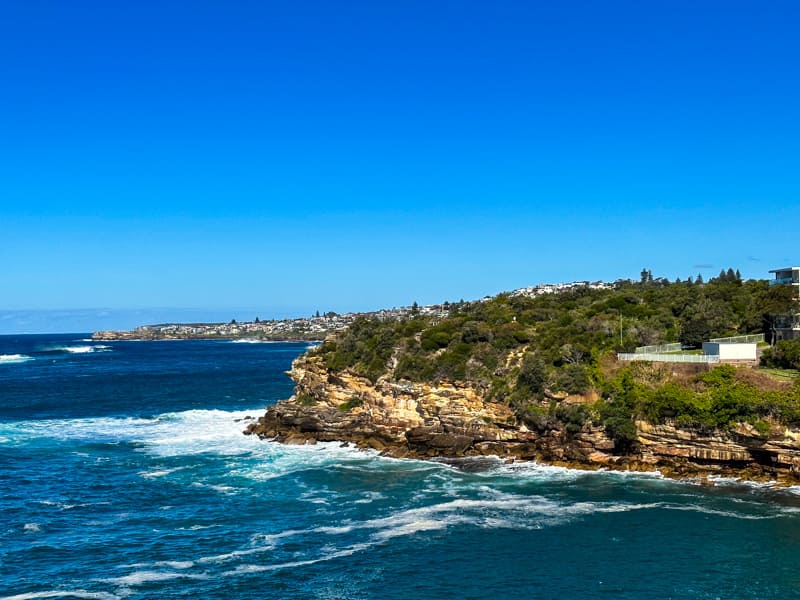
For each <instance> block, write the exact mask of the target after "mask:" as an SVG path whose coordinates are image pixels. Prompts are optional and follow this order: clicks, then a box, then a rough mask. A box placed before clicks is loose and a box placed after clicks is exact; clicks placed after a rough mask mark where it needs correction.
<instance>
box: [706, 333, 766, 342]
mask: <svg viewBox="0 0 800 600" xmlns="http://www.w3.org/2000/svg"><path fill="white" fill-rule="evenodd" d="M708 341H709V342H716V343H719V344H751V343H753V342H755V343H756V344H757V343H759V342H763V341H764V334H763V333H753V334H751V335H735V336H733V337H724V338H711V339H710V340H708Z"/></svg>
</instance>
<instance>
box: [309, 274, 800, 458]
mask: <svg viewBox="0 0 800 600" xmlns="http://www.w3.org/2000/svg"><path fill="white" fill-rule="evenodd" d="M792 302H793V300H792V297H791V290H789V289H788V288H787V287H783V286H769V285H768V283H767V282H766V281H763V280H748V281H743V280H742V279H741V277H740V276H739V274H738V271H734V270H732V269H728V270H727V271H726V270H723V271H722V272H721V273H720V275H719V276H718V277H715V278H713V279H711V280H709V281H707V282H703V281H702V278H700V277H698V278H697V279H692V278H689V279H688V280H686V281H680V280H679V281H675V282H670V281H667V280H665V279H662V278H653V276H652V274H651V273H650V271H648V270H643V271H642V275H641V280H640V281H635V282H634V281H628V280H626V281H618V282H616V283H615V285H613V286H610V287H606V288H594V287H592V286H583V287H577V288H574V289H571V290H569V291H566V292H563V293H553V294H540V295H536V296H533V297H531V296H526V295H524V294H501V295H499V296H496V297H493V298H489V299H485V300H482V301H477V302H463V301H462V302H456V303H449V304H448V305H447V306H448V312H447V314H446V316H443V317H442V316H436V315H422V314H419V313H418V312H417V311H412V312H411V313H410V314H409V315H407V316H405V317H404V318H395V319H391V318H390V319H380V318H375V317H372V318H367V317H364V318H358V319H356V320H355V321H354V322H353V323H352V324H351V325H350V326H349V327H348V328H347V329H345V330H344V331H342V332H339V333H338V334H336V335H335V336H332V337H330V338H329V339H327V340H326V341H325V343H323V344H322V345H321V346H319V347H318V348H317V349H315V350H313V351H312V354H313V355H314V356H318V357H321V359H322V360H323V361H324V364H325V367H326V368H327V369H328V370H329V371H331V372H338V371H343V370H347V371H349V372H351V373H353V374H356V375H359V376H362V377H365V378H367V379H369V380H370V381H372V382H376V381H378V379H380V378H389V379H391V380H394V381H398V382H402V381H409V382H433V383H435V382H443V381H448V382H463V383H466V384H469V385H470V386H472V387H474V388H476V389H478V390H480V391H481V392H482V393H483V394H484V395H485V397H487V398H488V399H491V400H494V401H498V402H503V403H506V404H507V405H508V406H510V407H511V408H512V409H513V411H514V413H515V414H516V415H517V417H518V418H519V420H520V421H522V422H524V423H525V424H526V425H528V426H529V427H530V428H535V429H540V430H541V429H546V428H548V427H551V426H553V425H554V423H555V422H558V423H560V424H562V425H566V430H567V431H568V432H570V433H576V432H577V431H579V430H580V429H581V427H582V426H583V424H584V423H586V422H587V421H591V422H593V423H594V424H597V425H603V426H604V427H605V429H606V431H607V432H608V433H609V434H610V435H611V437H612V438H613V440H614V442H615V444H616V445H617V447H618V449H619V450H625V449H626V448H628V447H630V446H631V445H633V444H635V440H636V432H637V430H636V425H635V422H636V421H637V420H647V421H649V422H651V423H663V422H668V421H669V422H674V423H676V424H678V425H680V426H682V427H685V428H694V429H698V430H704V431H709V430H714V429H727V428H731V427H735V426H737V424H741V423H747V424H749V425H750V426H751V427H752V428H753V429H754V430H755V431H757V432H759V433H761V434H764V435H766V434H767V433H768V432H769V429H770V428H771V427H772V426H774V425H776V424H781V423H798V422H800V384H795V383H793V382H792V381H791V380H783V381H780V380H778V379H776V378H773V377H771V376H769V375H768V374H766V373H761V372H758V371H757V370H753V369H750V368H748V369H738V368H734V367H732V366H729V365H722V366H719V367H716V368H712V369H709V368H708V367H707V366H705V365H687V366H685V367H683V366H682V367H681V368H677V367H676V366H675V365H670V366H669V368H667V367H665V366H664V365H657V364H656V365H652V364H649V363H631V364H627V365H623V364H621V363H618V362H617V361H616V360H615V358H614V356H615V353H616V352H631V351H633V349H634V348H635V347H637V346H642V345H653V344H662V343H670V342H680V343H681V344H682V345H683V346H684V347H688V348H692V347H698V346H699V345H701V344H702V341H704V340H707V339H709V338H711V337H723V336H732V335H742V334H751V333H766V334H767V335H769V334H770V333H771V329H772V324H773V321H774V319H775V315H777V314H781V313H784V312H786V311H787V310H789V308H790V306H791V303H792ZM765 364H767V365H768V366H771V367H781V368H789V369H797V368H798V367H800V343H794V342H792V343H787V342H779V343H778V344H777V345H776V346H775V347H774V348H773V349H770V350H767V351H766V352H765ZM567 399H569V401H566V400H567Z"/></svg>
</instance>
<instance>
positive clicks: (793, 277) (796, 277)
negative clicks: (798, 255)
mask: <svg viewBox="0 0 800 600" xmlns="http://www.w3.org/2000/svg"><path fill="white" fill-rule="evenodd" d="M770 273H775V279H773V280H772V281H770V282H769V284H770V285H790V286H792V289H793V291H794V298H795V300H797V308H796V309H795V311H794V312H793V313H791V314H786V315H776V316H775V320H774V321H773V324H772V333H773V336H772V337H773V339H772V342H773V343H775V342H777V341H780V340H793V339H797V338H800V267H786V268H783V269H772V270H771V271H770Z"/></svg>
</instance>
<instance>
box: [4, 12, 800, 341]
mask: <svg viewBox="0 0 800 600" xmlns="http://www.w3.org/2000/svg"><path fill="white" fill-rule="evenodd" d="M3 13H4V18H3V19H2V20H0V53H1V55H2V56H3V60H2V61H0V109H1V110H0V132H2V139H3V143H2V144H0V264H2V270H1V271H0V311H6V312H5V313H3V314H5V315H6V318H5V319H2V318H0V331H14V330H20V331H22V330H25V331H28V330H30V329H29V328H30V327H35V328H38V329H39V330H65V329H66V330H69V329H75V328H76V327H77V326H78V324H79V323H80V324H81V327H79V328H80V329H85V328H86V327H85V326H84V325H83V324H84V323H86V321H87V319H88V320H89V321H91V317H86V315H87V314H88V315H92V314H95V315H100V314H101V312H104V313H107V316H105V317H103V318H102V319H100V317H98V322H100V321H102V324H103V325H108V326H115V325H119V326H130V325H133V324H136V323H135V321H136V319H138V318H140V317H142V318H146V320H162V319H159V318H158V317H161V316H163V317H165V319H164V320H167V317H168V318H169V319H170V320H181V319H180V314H181V310H185V313H186V320H193V319H195V318H196V317H197V316H203V315H208V317H209V318H212V315H220V314H231V315H232V316H237V318H244V317H249V315H250V313H251V312H257V313H258V314H260V315H261V317H262V318H267V317H270V316H272V315H276V316H277V315H287V314H298V315H304V314H307V313H308V312H310V311H313V310H317V309H319V310H325V311H326V310H336V311H348V310H368V309H374V308H379V307H385V306H395V305H402V304H409V303H411V302H413V301H415V300H416V301H419V302H420V303H432V302H438V301H442V300H446V299H449V300H456V299H460V298H477V297H481V296H483V295H485V294H489V293H495V292H498V291H501V290H505V289H513V288H517V287H522V286H525V285H530V284H533V283H538V282H556V281H571V280H576V279H591V280H594V279H607V280H613V279H617V278H620V277H633V278H636V277H638V273H639V270H640V269H641V268H642V267H647V268H650V269H651V270H652V271H653V273H654V274H655V275H657V276H667V277H669V278H671V279H672V278H675V277H681V278H685V277H686V276H688V275H690V274H697V273H698V272H702V273H704V275H709V274H715V273H717V272H718V271H719V269H720V268H723V267H724V268H727V267H729V266H733V267H734V268H739V269H740V270H741V272H742V274H743V275H744V276H746V277H766V276H767V270H768V269H770V268H774V267H776V266H784V265H786V264H796V263H798V262H800V256H798V252H797V250H796V240H797V235H796V233H795V232H794V231H793V229H792V228H791V225H792V224H793V223H798V222H800V219H799V218H798V217H800V202H798V201H797V199H798V197H799V196H798V192H799V191H800V169H798V159H800V119H798V108H797V107H798V105H799V104H800V103H799V102H798V100H799V99H800V78H798V77H797V64H798V59H800V50H799V49H798V45H797V43H796V27H795V26H796V23H797V22H798V17H800V5H798V4H797V3H795V2H788V1H775V2H770V3H763V2H755V1H752V2H741V1H735V0H726V1H724V2H723V1H720V2H713V1H707V2H681V1H670V2H666V1H663V2H639V1H636V2H633V1H632V2H616V1H610V2H594V1H585V2H577V1H569V0H567V1H565V2H535V1H527V2H503V1H499V2H492V3H487V2H465V1H459V2H437V1H431V0H427V1H424V2H413V1H412V2H402V3H400V2H397V3H381V2H330V1H328V2H305V1H302V0H299V1H297V2H291V3H288V2H280V3H279V2H269V1H248V2H243V1H230V2H224V3H223V2H203V1H192V2H168V1H162V2H149V1H146V0H145V1H141V2H137V3H127V4H119V3H110V2H83V1H80V0H76V1H74V2H69V3H65V2H38V1H36V0H26V1H24V2H23V1H17V2H8V3H5V4H4V5H3ZM87 309H103V311H95V312H91V311H89V312H86V311H87ZM11 311H14V312H13V313H12V312H11ZM25 311H28V313H29V312H30V311H34V313H35V314H36V315H39V317H37V319H39V320H36V319H34V322H35V323H37V324H35V325H31V324H30V323H31V321H30V320H29V321H28V324H27V325H20V324H19V323H20V322H19V320H18V319H17V320H15V318H12V317H10V316H8V315H11V314H15V315H19V314H22V312H25ZM51 311H52V312H51ZM136 311H146V312H144V313H141V312H136ZM28 313H26V314H28ZM31 314H33V313H31ZM76 314H80V315H83V316H81V317H80V319H82V320H76V319H77V317H75V315H76ZM42 315H44V316H42ZM48 315H49V316H48ZM69 315H73V316H69ZM108 315H111V316H108ZM114 315H117V317H118V318H117V319H116V321H115V318H114ZM123 315H124V318H123ZM176 315H178V316H176ZM0 316H2V315H0ZM3 323H6V324H5V325H3ZM89 328H93V327H89Z"/></svg>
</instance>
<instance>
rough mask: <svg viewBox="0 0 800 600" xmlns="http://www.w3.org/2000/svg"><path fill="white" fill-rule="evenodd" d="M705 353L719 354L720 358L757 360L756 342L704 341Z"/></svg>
mask: <svg viewBox="0 0 800 600" xmlns="http://www.w3.org/2000/svg"><path fill="white" fill-rule="evenodd" d="M703 354H709V355H715V356H719V359H720V360H756V344H725V343H720V342H703Z"/></svg>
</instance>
